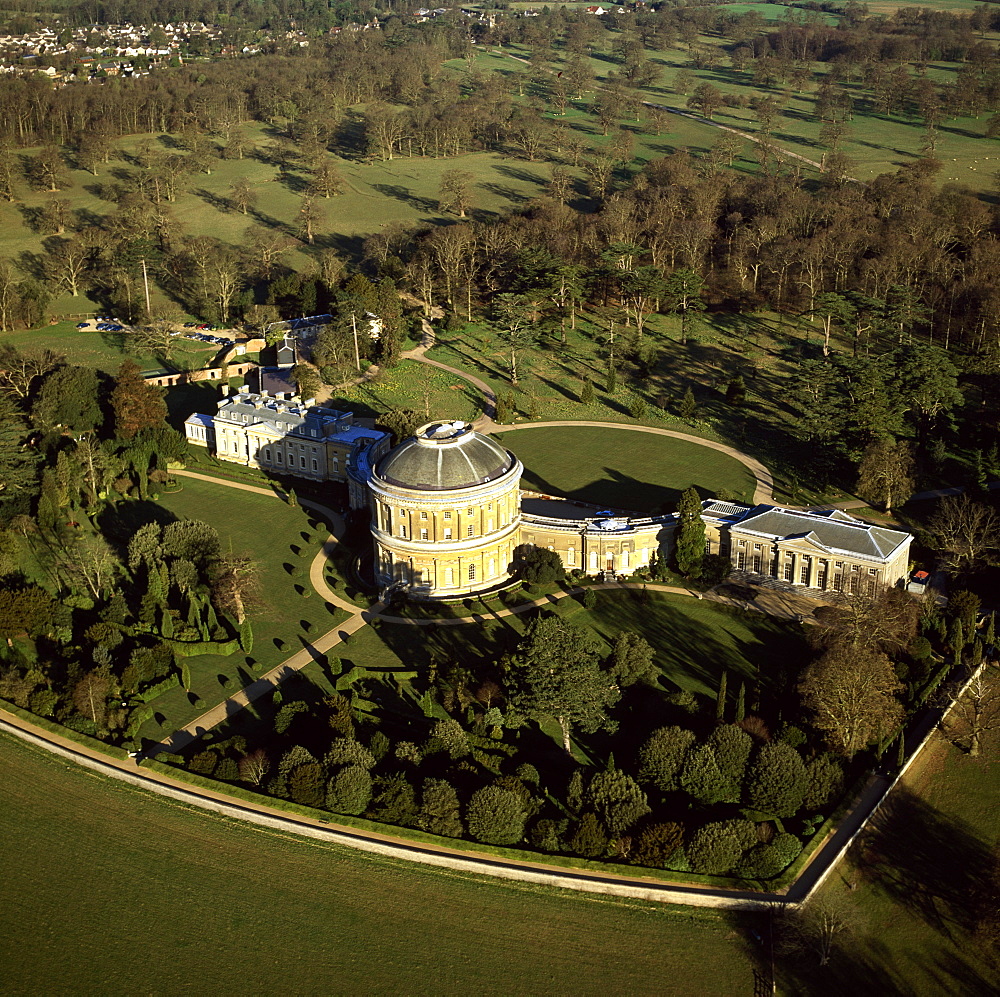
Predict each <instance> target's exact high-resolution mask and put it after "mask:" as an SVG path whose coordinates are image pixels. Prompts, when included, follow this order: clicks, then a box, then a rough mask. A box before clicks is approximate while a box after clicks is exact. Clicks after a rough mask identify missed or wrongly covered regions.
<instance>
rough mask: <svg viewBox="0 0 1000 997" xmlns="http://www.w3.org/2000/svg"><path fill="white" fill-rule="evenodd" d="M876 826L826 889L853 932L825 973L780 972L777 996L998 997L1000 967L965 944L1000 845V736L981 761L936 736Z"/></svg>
mask: <svg viewBox="0 0 1000 997" xmlns="http://www.w3.org/2000/svg"><path fill="white" fill-rule="evenodd" d="M876 826H877V827H878V830H877V831H876V832H875V833H872V834H869V835H867V836H866V837H865V838H864V839H863V842H864V845H863V846H862V847H858V848H855V849H854V850H853V852H852V854H851V856H850V860H849V861H848V862H846V863H845V864H844V865H843V866H841V867H840V869H838V870H837V871H836V872H835V873H834V875H833V876H831V877H830V879H829V880H828V881H827V884H826V885H825V886H824V888H823V896H824V897H826V898H829V897H837V898H838V899H842V900H845V901H846V902H847V903H848V904H849V905H850V906H851V908H852V909H853V911H854V915H853V921H854V930H853V931H852V933H851V934H850V936H848V937H844V938H843V939H842V940H840V941H839V943H838V944H837V945H836V947H835V949H834V953H833V958H832V959H831V961H830V964H829V966H828V967H827V968H826V969H825V970H822V971H820V970H817V969H816V968H814V967H812V966H810V965H809V964H788V965H786V966H785V967H784V968H783V972H782V974H781V977H779V992H784V993H816V994H844V993H857V994H865V993H899V994H903V993H907V994H965V995H982V997H986V995H988V994H989V995H992V994H995V993H996V992H997V990H998V988H1000V971H998V970H1000V967H997V966H996V965H993V966H990V965H989V963H988V962H987V960H986V959H984V957H983V953H982V952H981V951H980V950H979V949H978V947H977V946H976V945H975V944H974V943H973V942H972V940H971V938H970V931H969V927H970V922H969V915H970V911H969V904H968V900H969V894H970V892H971V891H972V890H973V889H975V888H976V887H977V886H978V885H979V883H980V881H981V879H982V877H983V876H984V874H985V871H986V868H987V867H988V864H989V863H990V862H991V861H992V860H994V859H995V857H996V855H997V848H998V845H1000V731H994V732H993V734H992V735H991V736H990V737H989V738H988V739H987V741H986V742H985V743H984V746H983V753H982V755H981V756H980V757H979V758H970V757H969V756H968V755H966V754H964V753H963V752H961V751H959V750H958V749H957V748H955V747H954V746H952V745H951V744H950V743H948V741H946V740H945V739H944V738H943V737H940V736H938V737H937V738H936V739H935V741H934V742H933V743H932V744H931V745H930V746H929V747H928V748H927V750H926V751H925V753H924V755H923V757H922V758H921V759H920V760H919V761H917V762H916V763H915V764H914V766H913V768H912V769H911V770H910V772H908V773H907V776H906V778H905V779H904V780H903V782H902V784H901V785H900V786H899V787H897V788H896V790H894V791H893V795H892V796H891V797H890V801H889V804H888V806H887V808H886V810H885V811H884V814H883V815H882V816H880V817H879V818H878V819H877V821H876ZM847 884H855V889H853V890H849V889H848V888H847ZM782 983H784V990H782V986H781V984H782Z"/></svg>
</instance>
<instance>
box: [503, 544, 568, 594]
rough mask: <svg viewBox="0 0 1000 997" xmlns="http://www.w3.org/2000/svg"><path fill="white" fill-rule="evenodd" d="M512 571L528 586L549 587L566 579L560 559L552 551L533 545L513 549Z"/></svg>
mask: <svg viewBox="0 0 1000 997" xmlns="http://www.w3.org/2000/svg"><path fill="white" fill-rule="evenodd" d="M513 570H514V571H515V572H517V575H518V577H519V578H520V579H521V580H522V581H524V582H526V583H527V584H529V585H550V584H551V583H552V582H559V581H562V580H563V579H564V578H565V577H566V569H565V568H564V567H563V563H562V558H561V557H560V556H559V555H558V554H557V553H556V552H555V551H554V550H549V549H548V548H547V547H536V546H535V545H534V544H520V545H519V546H517V547H515V548H514V561H513Z"/></svg>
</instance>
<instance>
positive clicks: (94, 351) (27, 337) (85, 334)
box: [4, 321, 219, 374]
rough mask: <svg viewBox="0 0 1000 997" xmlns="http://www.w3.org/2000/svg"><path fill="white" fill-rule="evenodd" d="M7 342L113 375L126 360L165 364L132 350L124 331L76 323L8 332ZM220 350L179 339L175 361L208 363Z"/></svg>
mask: <svg viewBox="0 0 1000 997" xmlns="http://www.w3.org/2000/svg"><path fill="white" fill-rule="evenodd" d="M4 342H5V343H10V344H11V345H13V346H16V347H17V348H18V349H22V350H46V349H48V350H54V351H55V352H56V353H63V354H65V356H66V359H67V360H68V361H69V363H71V364H79V365H81V366H86V367H96V368H97V369H98V370H103V371H107V372H108V373H109V374H114V373H116V372H117V370H118V368H119V367H120V366H121V364H122V361H123V360H134V361H135V362H136V363H137V364H138V365H139V366H140V367H141V368H142V369H143V370H160V369H162V366H163V365H162V364H161V363H160V362H159V360H157V359H156V357H154V356H153V355H152V354H150V353H146V352H142V351H139V352H134V351H132V350H130V349H129V346H130V345H131V344H130V343H129V340H128V339H127V338H126V337H125V336H123V335H122V334H121V333H113V332H110V333H109V332H98V331H97V330H96V329H77V327H76V323H75V322H70V321H67V322H55V323H53V324H52V325H47V326H42V328H40V329H32V330H28V331H20V332H7V333H4ZM218 352H219V348H218V347H217V346H212V345H209V344H206V343H197V342H194V341H193V340H190V339H178V346H177V350H176V353H175V355H174V357H173V364H174V366H176V367H177V368H178V369H180V370H196V369H198V368H201V367H206V366H208V365H209V364H210V363H211V362H212V360H214V359H215V356H216V354H217V353H218Z"/></svg>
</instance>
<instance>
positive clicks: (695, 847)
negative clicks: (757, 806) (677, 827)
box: [686, 820, 757, 875]
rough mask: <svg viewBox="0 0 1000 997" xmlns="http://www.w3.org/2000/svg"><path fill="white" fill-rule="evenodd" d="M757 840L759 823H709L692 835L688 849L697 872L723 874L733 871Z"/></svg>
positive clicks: (728, 821)
mask: <svg viewBox="0 0 1000 997" xmlns="http://www.w3.org/2000/svg"><path fill="white" fill-rule="evenodd" d="M756 841H757V829H756V826H755V825H754V824H753V823H752V822H750V821H748V820H724V821H718V822H716V823H713V824H706V825H705V826H704V827H700V828H698V830H697V831H695V832H694V834H693V835H691V840H690V842H689V843H688V846H687V849H686V852H687V858H688V862H689V863H690V864H691V868H692V870H694V871H695V872H702V873H708V874H709V875H722V874H723V873H727V872H729V871H730V870H732V869H733V868H734V867H735V866H736V865H737V863H738V862H739V861H740V859H741V858H742V856H743V853H744V852H745V851H746V850H747V849H748V848H751V847H752V846H753V845H754V844H755V843H756Z"/></svg>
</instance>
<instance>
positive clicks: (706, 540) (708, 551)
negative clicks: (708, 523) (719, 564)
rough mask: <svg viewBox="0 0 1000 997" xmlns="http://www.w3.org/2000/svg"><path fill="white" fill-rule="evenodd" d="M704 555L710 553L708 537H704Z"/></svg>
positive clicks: (710, 543) (710, 544)
mask: <svg viewBox="0 0 1000 997" xmlns="http://www.w3.org/2000/svg"><path fill="white" fill-rule="evenodd" d="M705 553H706V554H711V553H712V541H711V540H710V539H709V538H708V537H705Z"/></svg>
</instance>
